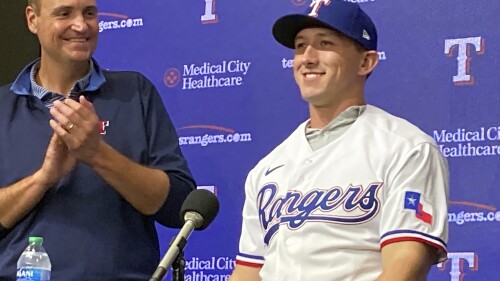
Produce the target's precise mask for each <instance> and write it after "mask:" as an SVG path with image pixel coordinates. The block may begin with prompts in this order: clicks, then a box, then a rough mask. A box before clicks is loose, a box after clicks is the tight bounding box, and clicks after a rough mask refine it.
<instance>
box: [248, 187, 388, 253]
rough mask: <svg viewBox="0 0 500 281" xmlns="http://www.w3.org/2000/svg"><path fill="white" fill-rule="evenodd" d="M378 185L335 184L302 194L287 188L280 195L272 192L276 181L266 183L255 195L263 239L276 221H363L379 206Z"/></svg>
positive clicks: (295, 226)
mask: <svg viewBox="0 0 500 281" xmlns="http://www.w3.org/2000/svg"><path fill="white" fill-rule="evenodd" d="M381 186H382V183H381V182H376V183H371V184H369V186H368V187H367V188H366V189H365V190H363V187H362V186H352V185H350V186H349V187H348V188H347V189H345V191H344V190H343V189H342V188H340V187H338V186H335V187H332V188H331V189H328V190H325V189H314V190H311V191H309V192H308V193H306V194H302V193H301V192H298V191H288V192H287V193H286V194H285V195H284V196H276V194H277V192H278V187H277V186H276V184H274V183H270V184H267V185H265V186H264V187H262V188H261V189H260V191H259V194H258V195H257V207H258V208H259V219H260V222H261V224H262V227H263V228H264V231H266V235H265V236H264V242H265V243H266V244H269V241H270V240H271V238H272V237H273V235H274V234H275V233H276V232H277V231H278V229H279V226H280V224H286V225H287V226H288V228H290V229H298V228H299V227H301V226H302V225H304V224H305V223H306V222H308V221H315V222H318V221H320V222H330V223H339V224H359V223H363V222H367V221H369V220H370V219H372V218H373V217H375V215H376V214H377V213H378V211H379V209H380V202H379V199H378V197H377V192H378V190H379V189H380V187H381ZM334 211H337V212H334Z"/></svg>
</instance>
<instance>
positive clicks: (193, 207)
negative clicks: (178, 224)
mask: <svg viewBox="0 0 500 281" xmlns="http://www.w3.org/2000/svg"><path fill="white" fill-rule="evenodd" d="M187 212H194V213H198V214H200V215H201V216H202V217H203V224H202V226H200V227H198V228H196V229H197V230H203V229H205V228H206V227H207V226H208V225H209V224H210V223H212V221H213V220H214V219H215V216H217V213H218V212H219V200H218V199H217V197H216V196H215V194H213V193H212V192H210V191H208V190H204V189H197V190H193V191H191V193H189V194H188V196H187V198H186V200H185V201H184V203H182V208H181V221H182V224H184V223H185V222H186V220H185V218H184V215H185V214H186V213H187Z"/></svg>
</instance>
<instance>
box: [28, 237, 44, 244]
mask: <svg viewBox="0 0 500 281" xmlns="http://www.w3.org/2000/svg"><path fill="white" fill-rule="evenodd" d="M29 243H30V244H31V243H35V244H37V245H42V243H43V238H42V237H37V236H30V238H29Z"/></svg>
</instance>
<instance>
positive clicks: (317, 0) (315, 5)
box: [309, 0, 331, 17]
mask: <svg viewBox="0 0 500 281" xmlns="http://www.w3.org/2000/svg"><path fill="white" fill-rule="evenodd" d="M330 2H331V0H313V1H312V3H311V5H309V7H311V8H312V10H311V12H310V13H309V16H311V17H317V16H318V10H319V8H320V7H321V5H323V4H325V5H327V6H328V5H330Z"/></svg>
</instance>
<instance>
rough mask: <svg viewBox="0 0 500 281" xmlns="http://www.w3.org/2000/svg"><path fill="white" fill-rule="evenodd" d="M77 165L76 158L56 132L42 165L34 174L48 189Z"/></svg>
mask: <svg viewBox="0 0 500 281" xmlns="http://www.w3.org/2000/svg"><path fill="white" fill-rule="evenodd" d="M75 165H76V159H75V158H74V157H73V156H71V155H70V154H69V152H68V147H67V146H66V144H65V143H64V142H63V141H62V140H61V139H60V138H59V136H57V134H55V133H54V134H53V135H52V138H51V139H50V143H49V146H48V147H47V152H46V153H45V159H44V160H43V164H42V167H41V168H40V169H39V170H38V171H37V172H36V173H35V175H34V176H35V178H36V180H37V181H38V182H39V183H40V184H42V185H43V186H45V187H46V188H47V189H48V188H50V187H51V186H53V185H55V184H56V183H57V182H59V181H60V180H61V179H62V178H63V177H64V176H66V175H67V174H68V173H69V172H71V171H72V170H73V169H74V168H75Z"/></svg>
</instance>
